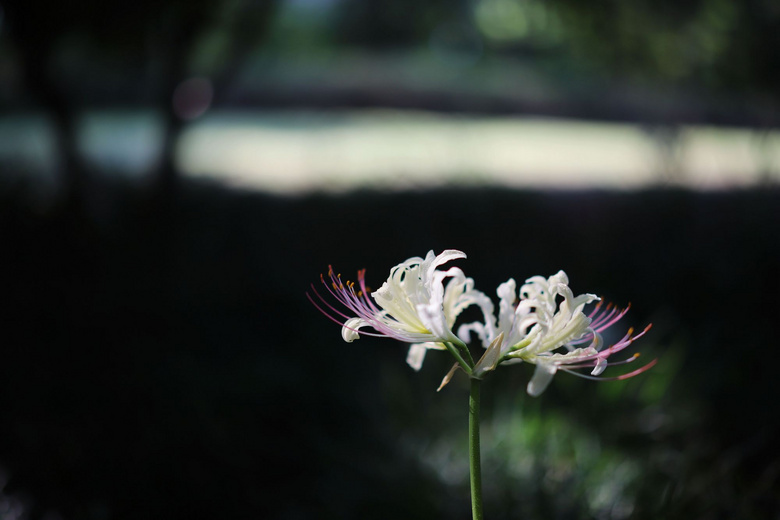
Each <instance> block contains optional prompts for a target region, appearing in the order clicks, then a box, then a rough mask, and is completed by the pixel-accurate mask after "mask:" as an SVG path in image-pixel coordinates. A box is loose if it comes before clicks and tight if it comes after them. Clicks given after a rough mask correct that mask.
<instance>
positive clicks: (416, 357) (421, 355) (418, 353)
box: [406, 343, 428, 372]
mask: <svg viewBox="0 0 780 520" xmlns="http://www.w3.org/2000/svg"><path fill="white" fill-rule="evenodd" d="M427 351H428V349H427V348H425V345H423V344H422V343H415V344H414V345H412V346H411V347H409V353H408V354H406V362H407V363H408V364H409V366H410V367H412V368H413V369H415V370H416V371H418V372H419V371H420V369H421V368H422V365H423V361H424V360H425V353H426V352H427Z"/></svg>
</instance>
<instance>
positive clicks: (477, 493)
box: [469, 379, 482, 520]
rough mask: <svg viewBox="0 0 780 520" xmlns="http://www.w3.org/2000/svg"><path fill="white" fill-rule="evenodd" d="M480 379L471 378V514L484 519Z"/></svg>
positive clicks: (476, 518) (473, 516)
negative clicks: (480, 439)
mask: <svg viewBox="0 0 780 520" xmlns="http://www.w3.org/2000/svg"><path fill="white" fill-rule="evenodd" d="M479 385H480V380H479V379H471V394H470V395H469V470H470V474H471V516H472V518H473V520H482V468H481V464H480V454H479Z"/></svg>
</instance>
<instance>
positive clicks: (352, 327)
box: [341, 318, 368, 343]
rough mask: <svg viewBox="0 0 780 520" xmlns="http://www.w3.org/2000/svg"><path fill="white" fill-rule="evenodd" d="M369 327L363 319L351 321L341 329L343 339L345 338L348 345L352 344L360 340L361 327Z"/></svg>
mask: <svg viewBox="0 0 780 520" xmlns="http://www.w3.org/2000/svg"><path fill="white" fill-rule="evenodd" d="M367 325H368V322H367V321H366V320H364V319H363V318H352V319H349V320H347V321H346V322H345V323H344V326H343V327H342V329H341V337H342V338H344V341H346V342H347V343H352V342H353V341H355V340H356V339H358V338H360V334H358V329H360V327H365V326H367Z"/></svg>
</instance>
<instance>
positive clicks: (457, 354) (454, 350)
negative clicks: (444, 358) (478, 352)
mask: <svg viewBox="0 0 780 520" xmlns="http://www.w3.org/2000/svg"><path fill="white" fill-rule="evenodd" d="M444 346H445V347H447V350H448V351H449V353H450V354H452V357H454V358H455V361H457V362H458V363H459V364H460V366H461V368H463V370H464V371H465V372H466V373H467V374H468V375H469V376H470V375H471V368H472V367H473V366H474V361H473V360H471V363H469V362H468V361H466V360H465V359H463V356H462V355H461V353H460V350H459V349H458V348H457V347H456V346H455V345H453V344H452V343H445V344H444ZM466 352H468V350H466ZM470 358H471V355H469V359H470Z"/></svg>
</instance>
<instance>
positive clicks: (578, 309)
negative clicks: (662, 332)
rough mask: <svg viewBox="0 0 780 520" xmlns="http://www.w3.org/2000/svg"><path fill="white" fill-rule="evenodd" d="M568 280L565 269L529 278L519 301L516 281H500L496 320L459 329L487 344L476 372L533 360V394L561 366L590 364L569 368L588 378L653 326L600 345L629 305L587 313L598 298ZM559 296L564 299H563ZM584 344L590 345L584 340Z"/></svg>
mask: <svg viewBox="0 0 780 520" xmlns="http://www.w3.org/2000/svg"><path fill="white" fill-rule="evenodd" d="M568 284H569V279H568V277H567V276H566V273H564V272H563V271H559V272H558V273H557V274H555V275H553V276H551V277H550V278H544V277H542V276H535V277H533V278H529V279H528V280H527V281H526V283H525V285H523V286H522V287H521V288H520V293H519V302H518V298H517V293H516V292H515V288H516V284H515V281H514V280H512V279H510V280H509V281H507V282H505V283H503V284H501V285H500V286H499V287H498V290H497V293H498V296H499V299H500V304H499V314H498V325H497V326H496V325H495V324H494V323H493V322H492V321H490V320H488V321H486V322H485V323H484V324H481V323H472V324H468V325H464V326H462V327H461V329H460V330H459V334H460V336H461V337H468V335H469V333H471V332H474V333H476V334H477V335H478V336H479V337H480V339H481V340H482V343H483V345H484V346H485V347H486V348H487V351H486V352H485V355H484V356H483V357H482V359H480V360H479V361H478V362H477V364H476V366H475V367H474V369H473V371H472V377H483V376H484V375H485V374H486V373H487V372H490V371H492V370H495V368H496V367H497V366H498V365H499V364H501V363H512V362H521V361H525V362H527V363H532V364H535V365H536V370H535V372H534V375H533V377H532V378H531V381H530V382H529V383H528V388H527V390H528V393H529V394H530V395H532V396H538V395H539V394H541V393H542V392H543V391H544V390H545V389H546V388H547V386H548V385H549V383H550V381H551V380H552V378H553V376H554V375H555V373H556V372H557V371H558V370H559V369H560V370H564V371H567V372H569V371H571V370H572V369H577V368H591V367H592V371H591V375H590V376H587V375H583V374H579V373H577V372H571V373H573V374H576V375H578V376H581V377H586V378H592V377H595V376H597V375H599V374H601V373H602V372H603V371H604V369H605V368H606V367H607V365H608V364H610V363H608V361H607V358H608V357H609V356H610V355H611V354H614V353H615V352H618V351H620V350H623V349H624V348H626V347H627V346H628V345H630V344H631V343H632V342H633V341H634V340H636V339H637V338H639V337H641V336H643V335H644V334H645V333H646V332H647V330H648V329H649V328H650V327H649V326H648V327H647V328H646V329H645V330H643V331H642V332H640V333H639V334H637V335H635V336H634V335H633V329H630V330H629V331H628V333H627V334H626V335H625V336H624V337H623V338H622V339H621V340H620V341H618V342H617V343H615V344H614V345H612V346H611V347H609V348H606V349H602V346H603V340H602V337H601V332H603V331H604V330H605V329H607V328H608V327H610V326H611V325H613V324H615V323H616V322H617V321H618V320H620V319H621V318H622V317H623V316H624V315H625V314H626V312H627V311H628V308H626V309H623V310H619V309H617V308H616V307H613V306H612V305H607V306H606V308H604V309H602V305H601V302H599V304H598V305H597V306H596V308H595V309H594V310H593V311H592V312H591V313H590V314H589V315H585V314H584V313H583V309H584V307H585V305H587V304H589V303H591V302H593V301H596V300H599V298H598V297H597V296H596V295H593V294H582V295H580V296H576V297H575V296H574V294H573V293H572V291H571V289H570V288H569V285H568ZM559 299H562V300H561V301H560V302H559ZM585 344H588V345H587V346H585V347H582V346H580V345H585ZM637 357H638V354H636V355H634V357H632V358H629V359H628V360H625V361H619V362H616V363H611V364H612V365H616V364H623V363H628V362H631V361H633V360H634V359H636V358H637ZM654 364H655V361H653V362H651V363H649V364H648V365H645V366H644V367H642V368H640V369H638V370H635V371H634V372H631V373H628V374H624V375H622V376H618V377H616V378H613V379H626V378H628V377H632V376H634V375H637V374H639V373H641V372H644V371H645V370H647V369H648V368H650V367H651V366H653V365H654ZM445 379H446V378H445Z"/></svg>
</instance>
